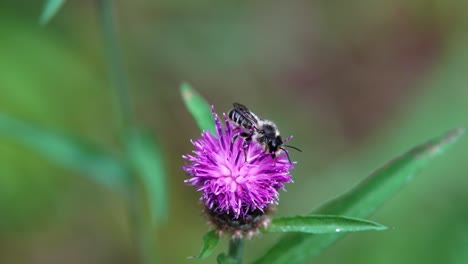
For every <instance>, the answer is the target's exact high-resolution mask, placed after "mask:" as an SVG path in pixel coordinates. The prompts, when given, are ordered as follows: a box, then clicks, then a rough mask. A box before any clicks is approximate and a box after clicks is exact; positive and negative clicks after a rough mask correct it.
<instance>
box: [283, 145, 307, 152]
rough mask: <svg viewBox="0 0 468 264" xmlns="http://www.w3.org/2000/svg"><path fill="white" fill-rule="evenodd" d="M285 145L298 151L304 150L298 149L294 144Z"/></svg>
mask: <svg viewBox="0 0 468 264" xmlns="http://www.w3.org/2000/svg"><path fill="white" fill-rule="evenodd" d="M283 146H285V147H288V148H292V149H295V150H297V151H299V152H302V150H300V149H298V148H296V147H294V146H289V145H284V144H283Z"/></svg>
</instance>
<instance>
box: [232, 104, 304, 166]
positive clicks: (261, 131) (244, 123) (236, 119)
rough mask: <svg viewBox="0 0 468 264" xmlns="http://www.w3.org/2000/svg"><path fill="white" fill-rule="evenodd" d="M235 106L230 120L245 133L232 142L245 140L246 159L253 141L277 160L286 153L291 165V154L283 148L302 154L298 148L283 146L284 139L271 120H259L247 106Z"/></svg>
mask: <svg viewBox="0 0 468 264" xmlns="http://www.w3.org/2000/svg"><path fill="white" fill-rule="evenodd" d="M233 106H234V108H233V109H231V110H230V111H229V113H228V118H229V120H230V121H232V122H233V123H235V124H237V125H238V126H239V127H242V128H244V131H242V132H239V133H237V134H236V135H234V137H233V139H232V140H233V141H235V140H236V139H237V137H239V136H240V137H243V138H244V142H243V148H244V156H245V158H246V159H247V156H246V155H245V149H246V148H247V147H248V145H249V142H251V141H255V142H257V143H258V144H260V145H262V146H263V147H264V149H265V152H267V153H270V154H271V157H272V158H276V156H277V152H278V151H280V150H282V151H284V152H285V153H286V156H287V158H288V161H289V163H291V164H292V162H291V159H290V158H289V153H288V151H287V150H286V149H284V148H283V147H289V148H293V149H295V150H297V151H300V152H302V151H301V150H300V149H298V148H296V147H293V146H289V145H285V144H283V139H282V138H281V135H280V132H279V130H278V127H277V126H276V124H275V123H273V122H272V121H270V120H265V119H261V118H259V117H258V116H257V115H255V114H254V113H253V112H252V111H250V110H249V109H248V108H247V107H246V106H245V105H242V104H239V103H233Z"/></svg>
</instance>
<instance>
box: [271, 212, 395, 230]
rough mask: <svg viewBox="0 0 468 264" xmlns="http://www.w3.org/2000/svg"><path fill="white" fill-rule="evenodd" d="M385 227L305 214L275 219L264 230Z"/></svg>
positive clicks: (348, 219) (347, 218)
mask: <svg viewBox="0 0 468 264" xmlns="http://www.w3.org/2000/svg"><path fill="white" fill-rule="evenodd" d="M385 229H387V227H385V226H383V225H381V224H378V223H376V222H372V221H368V220H363V219H358V218H351V217H345V216H338V215H304V216H290V217H281V218H276V219H273V221H272V222H271V224H270V226H269V227H268V228H267V229H265V230H264V232H267V233H280V232H283V233H286V232H299V233H309V234H327V233H340V232H357V231H368V230H385Z"/></svg>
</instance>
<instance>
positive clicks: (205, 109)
mask: <svg viewBox="0 0 468 264" xmlns="http://www.w3.org/2000/svg"><path fill="white" fill-rule="evenodd" d="M180 92H181V94H182V99H183V100H184V103H185V106H186V107H187V109H188V110H189V112H190V113H191V114H192V116H193V118H194V119H195V121H196V123H197V125H198V128H200V130H201V131H204V130H209V131H211V132H213V133H215V132H216V131H215V125H214V121H213V115H212V113H211V108H210V105H209V104H208V103H207V102H206V101H205V99H204V98H203V97H202V96H201V95H200V94H198V92H197V91H195V89H193V88H192V87H191V86H190V85H189V84H188V83H182V85H181V86H180Z"/></svg>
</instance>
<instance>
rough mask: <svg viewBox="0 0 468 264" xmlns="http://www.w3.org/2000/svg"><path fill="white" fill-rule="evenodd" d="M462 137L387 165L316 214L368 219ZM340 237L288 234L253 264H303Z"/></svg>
mask: <svg viewBox="0 0 468 264" xmlns="http://www.w3.org/2000/svg"><path fill="white" fill-rule="evenodd" d="M463 133H464V130H463V129H456V130H453V131H451V132H448V133H447V134H446V135H444V136H442V137H439V138H436V139H433V140H430V141H428V142H426V143H424V144H421V145H419V146H417V147H415V148H413V149H411V150H410V151H408V152H407V153H405V154H403V155H401V156H400V157H398V158H396V159H394V160H392V161H390V162H389V163H387V164H385V165H384V166H383V167H381V168H380V169H379V170H377V171H375V172H374V173H373V174H371V175H370V176H369V177H367V178H366V179H364V180H363V181H362V182H361V183H359V184H358V185H357V186H356V187H354V188H353V189H351V190H350V191H348V192H347V193H345V194H343V195H341V196H339V197H337V198H335V199H333V200H331V201H329V202H327V203H325V204H324V205H323V206H321V207H319V208H318V209H316V210H314V212H313V213H314V214H335V215H347V216H351V217H359V218H365V217H368V216H369V215H370V214H372V213H373V212H374V211H375V210H377V208H379V207H380V206H382V205H383V204H384V203H385V202H386V201H387V200H388V199H389V198H391V197H392V196H393V195H394V194H395V193H396V192H397V191H398V190H400V189H401V187H403V186H404V185H405V183H407V182H408V181H409V180H410V179H411V178H412V177H413V176H414V175H415V174H416V173H417V172H419V171H420V170H421V169H422V168H423V167H424V166H426V165H427V163H428V162H429V161H430V160H432V158H434V157H436V156H438V155H440V154H442V153H443V152H444V151H445V150H446V149H447V147H449V146H450V145H452V144H453V143H454V142H455V141H456V140H457V139H459V138H460V136H461V135H462V134H463ZM340 237H342V234H329V235H320V236H317V235H310V234H297V233H296V234H286V235H284V236H283V237H282V238H281V239H280V240H279V241H278V242H277V243H276V244H275V245H273V247H271V248H270V249H269V250H268V252H266V254H265V255H263V256H262V257H260V258H259V259H258V260H256V261H255V262H254V263H255V264H263V263H268V264H270V263H271V264H280V263H302V262H304V261H305V260H306V259H309V258H311V257H313V256H316V255H318V254H319V253H320V252H322V251H323V250H324V249H326V248H327V247H329V246H330V245H332V244H333V243H334V242H335V241H336V240H338V239H339V238H340Z"/></svg>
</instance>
